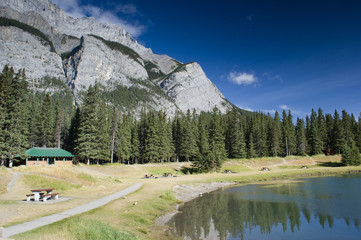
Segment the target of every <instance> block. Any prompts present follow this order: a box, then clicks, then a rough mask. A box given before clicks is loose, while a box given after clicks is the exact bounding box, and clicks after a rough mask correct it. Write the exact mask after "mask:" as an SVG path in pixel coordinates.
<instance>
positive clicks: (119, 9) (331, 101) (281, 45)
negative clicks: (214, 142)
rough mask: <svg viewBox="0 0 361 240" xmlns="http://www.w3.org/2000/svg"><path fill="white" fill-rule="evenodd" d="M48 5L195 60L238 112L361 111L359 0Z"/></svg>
mask: <svg viewBox="0 0 361 240" xmlns="http://www.w3.org/2000/svg"><path fill="white" fill-rule="evenodd" d="M53 2H54V3H56V4H57V5H59V6H60V7H62V8H63V9H64V10H65V11H67V12H68V13H69V14H71V15H72V16H74V17H81V16H94V17H95V18H97V19H99V20H100V21H106V22H111V23H116V24H119V25H121V26H123V27H124V28H125V29H127V30H128V31H129V32H130V33H131V34H132V35H133V36H134V37H135V38H136V39H137V40H138V42H140V43H142V44H143V45H145V46H146V47H150V48H152V50H153V52H154V53H157V54H167V55H169V56H171V57H173V58H175V59H177V60H179V61H181V62H184V63H186V62H192V61H196V62H198V63H200V65H201V66H202V68H203V69H204V71H205V73H206V74H207V76H208V77H209V78H210V79H211V80H212V82H213V83H215V84H216V86H217V87H218V88H219V89H220V91H221V92H222V93H223V94H224V95H225V97H226V98H227V99H228V100H229V101H231V102H232V103H233V104H235V105H237V106H239V107H241V108H244V109H249V110H252V111H264V112H271V113H272V112H274V111H275V110H276V111H282V109H290V110H291V111H292V113H293V115H294V116H295V117H305V115H306V114H310V111H311V109H312V108H314V109H318V108H319V107H321V108H322V109H323V111H324V112H325V113H333V112H334V110H335V109H337V110H338V111H342V110H343V109H345V110H346V111H347V112H349V113H353V114H354V115H355V117H358V116H359V114H360V112H361V0H338V1H333V0H329V1H326V0H317V1H315V0H314V1H308V0H303V1H301V0H298V1H290V0H287V1H266V0H264V1H242V0H239V1H236V0H228V1H227V0H223V1H213V0H199V1H196V0H192V1H191V0H182V1H169V0H152V1H150V0H124V1H114V0H103V1H98V0H97V1H93V0H53Z"/></svg>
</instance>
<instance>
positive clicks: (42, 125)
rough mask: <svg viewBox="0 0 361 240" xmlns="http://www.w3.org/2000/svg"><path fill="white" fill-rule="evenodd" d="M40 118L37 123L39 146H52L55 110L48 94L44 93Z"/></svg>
mask: <svg viewBox="0 0 361 240" xmlns="http://www.w3.org/2000/svg"><path fill="white" fill-rule="evenodd" d="M40 116H41V118H40V120H39V123H38V126H37V128H38V133H39V138H38V144H40V146H41V147H53V143H54V141H53V139H54V126H55V112H54V107H53V103H52V98H51V96H50V94H46V96H45V99H44V101H43V104H42V107H41V112H40Z"/></svg>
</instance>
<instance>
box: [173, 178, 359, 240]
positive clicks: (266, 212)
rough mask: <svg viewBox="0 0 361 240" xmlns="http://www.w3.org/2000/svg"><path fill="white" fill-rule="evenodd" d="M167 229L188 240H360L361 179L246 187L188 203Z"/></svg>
mask: <svg viewBox="0 0 361 240" xmlns="http://www.w3.org/2000/svg"><path fill="white" fill-rule="evenodd" d="M180 211H181V212H182V213H179V214H177V215H175V216H174V217H173V219H172V220H171V221H170V222H169V223H168V224H169V225H170V226H171V227H172V229H173V231H172V234H173V235H174V236H177V237H181V238H183V239H228V240H232V239H267V240H268V239H277V240H278V239H292V240H295V239H320V240H321V239H322V240H324V239H327V240H331V239H342V240H349V239H357V240H360V239H361V175H360V174H358V175H344V176H341V177H325V178H310V179H302V180H300V181H297V182H292V183H291V182H289V183H282V184H273V185H270V184H264V185H258V184H257V185H247V186H241V187H234V188H230V189H226V190H224V191H222V190H220V191H216V192H213V193H210V194H207V195H204V196H203V197H200V198H197V199H195V200H193V201H191V202H188V203H186V204H185V205H184V206H183V207H182V208H181V209H180Z"/></svg>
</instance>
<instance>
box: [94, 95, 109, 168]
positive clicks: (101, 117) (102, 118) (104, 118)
mask: <svg viewBox="0 0 361 240" xmlns="http://www.w3.org/2000/svg"><path fill="white" fill-rule="evenodd" d="M97 117H98V118H97V122H96V126H97V143H98V156H97V158H96V159H97V163H98V164H99V160H102V161H106V162H109V161H110V144H111V141H110V135H109V133H110V122H109V120H108V109H107V106H106V104H105V102H104V101H102V100H100V101H99V104H98V112H97Z"/></svg>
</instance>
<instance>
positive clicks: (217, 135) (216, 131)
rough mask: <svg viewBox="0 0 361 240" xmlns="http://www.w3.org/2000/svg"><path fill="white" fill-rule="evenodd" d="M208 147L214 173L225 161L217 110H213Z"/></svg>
mask: <svg viewBox="0 0 361 240" xmlns="http://www.w3.org/2000/svg"><path fill="white" fill-rule="evenodd" d="M209 145H210V157H211V163H212V164H211V170H213V171H215V170H218V169H220V168H221V166H222V163H223V161H224V160H225V159H226V154H227V153H226V149H225V137H224V134H223V129H222V125H221V113H220V112H219V110H218V108H217V107H215V108H214V109H213V113H212V118H211V124H210V129H209Z"/></svg>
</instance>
